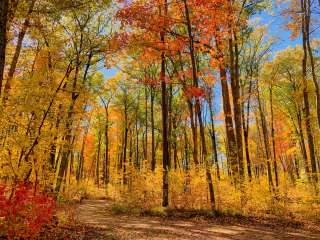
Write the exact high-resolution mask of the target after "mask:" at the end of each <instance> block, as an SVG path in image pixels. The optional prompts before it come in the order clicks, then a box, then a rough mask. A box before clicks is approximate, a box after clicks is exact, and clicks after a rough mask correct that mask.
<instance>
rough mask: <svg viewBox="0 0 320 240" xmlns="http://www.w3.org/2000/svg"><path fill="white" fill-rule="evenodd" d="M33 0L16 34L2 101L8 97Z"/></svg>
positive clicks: (28, 22) (28, 23)
mask: <svg viewBox="0 0 320 240" xmlns="http://www.w3.org/2000/svg"><path fill="white" fill-rule="evenodd" d="M35 2H36V0H32V1H31V3H30V6H29V9H28V13H27V17H26V19H25V20H24V23H23V25H22V28H21V30H20V32H19V35H18V40H17V45H16V49H15V52H14V55H13V58H12V61H11V65H10V68H9V72H8V77H7V81H6V84H5V86H4V94H5V97H4V102H5V101H6V98H7V97H8V94H9V91H10V89H11V82H12V79H13V75H14V73H15V71H16V67H17V64H18V60H19V56H20V52H21V48H22V42H23V39H24V36H25V35H26V32H27V30H28V28H29V25H30V17H31V14H32V12H33V8H34V4H35Z"/></svg>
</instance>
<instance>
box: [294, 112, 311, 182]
mask: <svg viewBox="0 0 320 240" xmlns="http://www.w3.org/2000/svg"><path fill="white" fill-rule="evenodd" d="M301 115H302V113H301V110H300V108H299V109H298V110H297V119H298V134H299V140H300V148H301V154H302V157H303V160H304V169H305V172H306V175H307V177H308V179H309V178H310V169H309V163H308V155H307V148H306V144H305V140H304V139H305V137H304V133H303V128H302V116H301ZM309 180H310V179H309Z"/></svg>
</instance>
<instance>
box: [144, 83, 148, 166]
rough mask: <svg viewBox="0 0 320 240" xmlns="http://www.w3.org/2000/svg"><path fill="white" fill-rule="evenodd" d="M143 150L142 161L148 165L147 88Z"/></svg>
mask: <svg viewBox="0 0 320 240" xmlns="http://www.w3.org/2000/svg"><path fill="white" fill-rule="evenodd" d="M144 94H145V145H144V146H145V148H144V160H145V161H146V162H147V163H148V88H147V87H146V86H145V93H144Z"/></svg>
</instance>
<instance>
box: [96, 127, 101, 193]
mask: <svg viewBox="0 0 320 240" xmlns="http://www.w3.org/2000/svg"><path fill="white" fill-rule="evenodd" d="M100 153H101V131H100V130H99V132H98V149H97V159H96V184H97V186H98V188H100V155H101V154H100Z"/></svg>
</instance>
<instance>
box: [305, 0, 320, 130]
mask: <svg viewBox="0 0 320 240" xmlns="http://www.w3.org/2000/svg"><path fill="white" fill-rule="evenodd" d="M304 1H306V9H305V20H304V22H305V38H306V39H305V42H306V45H307V50H308V54H309V59H310V66H311V73H312V80H313V84H314V87H315V94H316V100H317V102H316V109H317V120H318V128H319V129H320V88H319V83H318V79H317V75H316V68H315V62H314V57H313V52H312V48H311V43H310V34H311V33H310V19H311V1H310V0H304Z"/></svg>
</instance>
